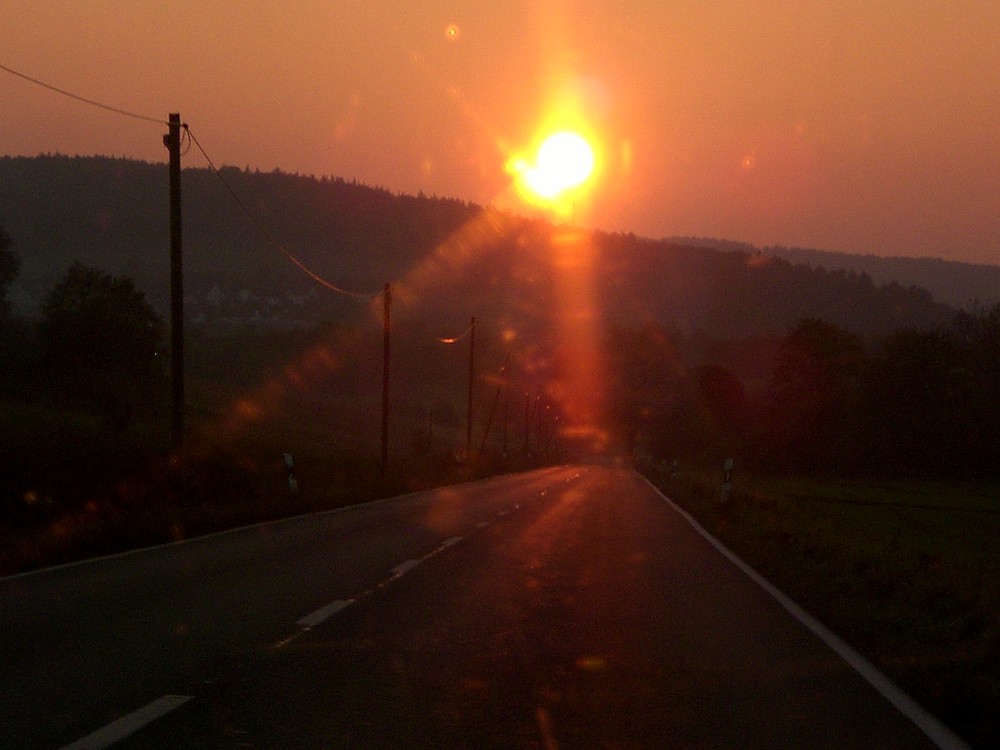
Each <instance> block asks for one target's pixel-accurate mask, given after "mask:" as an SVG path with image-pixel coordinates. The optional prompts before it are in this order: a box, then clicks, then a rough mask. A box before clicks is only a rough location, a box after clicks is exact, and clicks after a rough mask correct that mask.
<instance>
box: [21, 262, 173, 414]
mask: <svg viewBox="0 0 1000 750" xmlns="http://www.w3.org/2000/svg"><path fill="white" fill-rule="evenodd" d="M163 332H164V324H163V321H162V320H161V319H160V317H159V316H158V315H157V314H156V313H155V312H154V311H153V308H152V307H150V306H149V304H148V303H147V302H146V298H145V296H144V295H143V293H142V292H140V291H138V290H137V289H136V288H135V284H134V283H133V282H132V280H131V279H130V278H128V277H125V276H111V275H109V274H106V273H104V272H103V271H100V270H99V269H97V268H92V267H90V266H85V265H82V264H80V263H77V264H74V265H73V266H72V267H70V269H69V270H68V271H67V272H66V276H65V277H64V278H63V280H62V281H61V282H60V283H59V284H58V285H57V286H56V287H55V289H53V290H52V292H51V293H50V294H49V296H48V297H47V298H46V300H45V302H44V303H43V305H42V323H41V328H40V336H41V345H42V356H43V362H44V363H45V365H46V367H47V368H48V371H49V372H50V373H52V374H53V375H55V376H56V378H57V379H62V380H64V381H65V382H66V383H68V384H69V386H70V391H71V392H72V393H73V394H74V395H75V396H78V397H83V398H85V399H88V400H96V401H97V402H98V403H99V404H100V405H101V406H103V407H105V408H108V409H110V410H111V416H112V417H113V418H114V421H115V422H117V423H121V421H122V419H124V422H125V423H127V421H128V418H129V415H130V414H131V411H132V406H133V402H134V401H135V399H136V398H138V397H139V396H141V395H142V394H143V393H145V394H147V395H148V394H149V393H150V392H151V389H152V388H154V387H155V386H157V385H158V384H159V376H160V367H159V362H160V358H159V357H157V347H158V346H159V343H160V340H161V339H162V337H163ZM120 426H123V425H120Z"/></svg>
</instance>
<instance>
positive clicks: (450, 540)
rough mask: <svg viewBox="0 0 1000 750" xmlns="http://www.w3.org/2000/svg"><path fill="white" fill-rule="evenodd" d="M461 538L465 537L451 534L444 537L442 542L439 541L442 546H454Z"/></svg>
mask: <svg viewBox="0 0 1000 750" xmlns="http://www.w3.org/2000/svg"><path fill="white" fill-rule="evenodd" d="M463 539H465V537H464V536H453V537H450V538H448V539H445V540H444V541H443V542H441V546H442V547H454V546H455V545H456V544H458V543H459V542H460V541H462V540H463Z"/></svg>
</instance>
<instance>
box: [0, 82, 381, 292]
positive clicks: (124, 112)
mask: <svg viewBox="0 0 1000 750" xmlns="http://www.w3.org/2000/svg"><path fill="white" fill-rule="evenodd" d="M0 70H3V71H6V72H7V73H10V74H11V75H14V76H17V77H18V78H22V79H24V80H25V81H28V82H29V83H33V84H35V85H36V86H41V87H42V88H44V89H48V90H49V91H53V92H55V93H57V94H60V95H62V96H66V97H69V98H70V99H74V100H76V101H78V102H83V103H84V104H89V105H91V106H93V107H98V108H100V109H103V110H106V111H108V112H114V113H115V114H119V115H123V116H125V117H131V118H134V119H136V120H142V121H144V122H152V123H156V124H157V125H166V126H168V127H169V126H170V121H169V120H164V119H163V118H161V117H148V116H146V115H141V114H138V113H136V112H129V111H128V110H126V109H121V108H119V107H112V106H111V105H109V104H104V103H103V102H99V101H96V100H94V99H88V98H87V97H85V96H80V95H79V94H74V93H73V92H72V91H67V90H66V89H61V88H59V87H58V86H53V85H52V84H51V83H46V82H45V81H41V80H39V79H37V78H32V77H31V76H29V75H27V74H25V73H21V72H20V71H18V70H14V69H13V68H9V67H7V66H6V65H3V64H2V63H0ZM182 127H183V128H184V136H186V137H187V138H188V139H189V140H188V143H187V144H186V148H185V150H184V153H187V151H188V149H190V147H191V143H194V145H195V146H197V147H198V150H199V151H201V154H202V156H204V157H205V161H207V162H208V165H209V166H210V167H211V168H212V171H213V172H215V174H216V176H217V177H218V178H219V179H220V180H221V181H222V184H223V185H225V187H226V190H228V191H229V194H230V195H231V196H232V197H233V199H234V200H235V201H236V203H237V204H238V205H239V207H240V208H241V209H242V210H243V212H244V213H245V214H246V215H247V217H248V218H249V219H250V221H252V222H253V223H254V224H255V225H256V226H257V228H258V229H260V231H261V232H262V233H263V234H264V235H265V236H266V237H267V239H268V241H269V242H270V243H271V244H272V245H273V246H274V247H275V248H277V249H278V250H279V251H280V252H281V253H282V254H283V255H284V256H285V257H286V258H288V260H289V261H291V262H292V263H294V264H295V265H296V266H298V268H299V269H300V270H301V271H302V272H303V273H305V274H306V275H307V276H309V277H310V278H311V279H313V280H314V281H316V282H317V283H319V284H321V285H322V286H324V287H326V288H327V289H329V290H330V291H333V292H336V293H337V294H343V295H345V296H348V297H357V298H367V299H375V298H377V297H379V296H381V295H382V292H375V293H365V292H354V291H351V290H349V289H344V288H343V287H339V286H337V285H336V284H332V283H330V282H329V281H327V280H326V279H324V278H323V277H322V276H320V275H319V274H317V273H316V272H315V271H313V270H312V269H311V268H309V267H308V266H306V265H305V264H304V263H303V262H302V261H301V260H299V259H298V258H296V257H295V256H294V255H293V254H292V253H290V252H289V251H288V250H287V249H285V248H284V247H283V246H282V245H281V243H279V242H278V241H277V240H276V239H275V238H274V236H273V235H272V234H271V233H270V231H268V229H267V227H266V226H264V223H263V222H262V221H261V220H260V219H259V218H258V217H257V215H256V214H254V213H253V212H252V211H250V209H249V208H248V207H247V206H246V204H245V203H244V202H243V201H242V200H241V199H240V197H239V195H238V194H237V193H236V191H235V190H233V188H232V186H231V185H230V184H229V183H228V182H227V181H226V178H225V177H223V175H222V173H221V172H220V171H219V169H218V167H216V166H215V163H214V162H213V161H212V159H211V157H210V156H209V155H208V153H207V152H206V151H205V149H204V147H203V146H202V145H201V143H199V141H198V139H197V138H196V137H195V135H194V133H192V132H191V130H190V128H189V127H188V125H187V123H182Z"/></svg>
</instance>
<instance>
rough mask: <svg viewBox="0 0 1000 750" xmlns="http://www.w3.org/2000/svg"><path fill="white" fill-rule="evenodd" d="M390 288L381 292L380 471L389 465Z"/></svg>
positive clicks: (383, 471) (386, 285)
mask: <svg viewBox="0 0 1000 750" xmlns="http://www.w3.org/2000/svg"><path fill="white" fill-rule="evenodd" d="M391 322H392V290H391V289H390V288H389V282H386V284H385V291H384V292H383V294H382V473H383V474H385V471H386V468H387V467H388V465H389V331H390V329H391V327H392V325H391Z"/></svg>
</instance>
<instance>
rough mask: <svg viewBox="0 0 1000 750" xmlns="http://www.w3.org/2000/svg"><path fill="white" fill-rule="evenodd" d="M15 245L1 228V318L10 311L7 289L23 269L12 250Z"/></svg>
mask: <svg viewBox="0 0 1000 750" xmlns="http://www.w3.org/2000/svg"><path fill="white" fill-rule="evenodd" d="M13 244H14V241H13V240H12V239H11V237H10V235H9V234H7V232H5V231H4V229H3V227H0V318H3V317H5V316H6V315H7V312H8V311H9V309H10V303H9V302H8V301H7V287H9V286H10V284H11V282H12V281H14V279H16V278H17V272H18V271H19V270H20V268H21V261H20V259H18V257H17V255H15V254H14V252H13V251H12V250H11V249H10V248H11V245H13Z"/></svg>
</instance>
